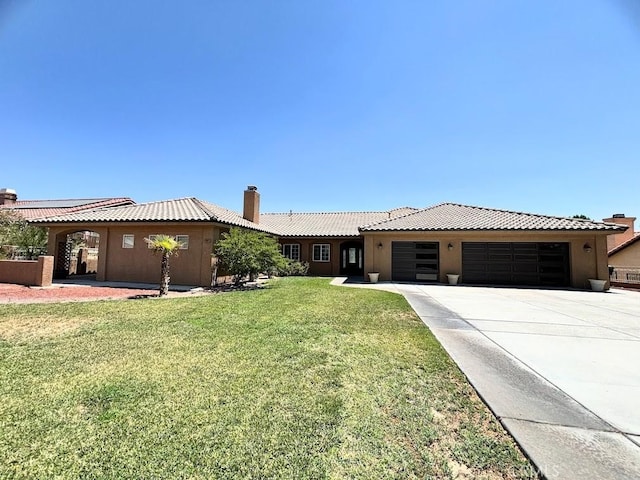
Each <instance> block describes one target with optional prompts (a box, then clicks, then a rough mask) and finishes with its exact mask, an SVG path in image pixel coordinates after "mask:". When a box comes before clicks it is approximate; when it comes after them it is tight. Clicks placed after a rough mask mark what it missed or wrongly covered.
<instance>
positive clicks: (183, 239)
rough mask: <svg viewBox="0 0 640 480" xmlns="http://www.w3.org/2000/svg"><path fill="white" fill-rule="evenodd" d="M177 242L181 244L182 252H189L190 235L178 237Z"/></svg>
mask: <svg viewBox="0 0 640 480" xmlns="http://www.w3.org/2000/svg"><path fill="white" fill-rule="evenodd" d="M176 241H177V242H178V243H179V244H180V250H189V235H176Z"/></svg>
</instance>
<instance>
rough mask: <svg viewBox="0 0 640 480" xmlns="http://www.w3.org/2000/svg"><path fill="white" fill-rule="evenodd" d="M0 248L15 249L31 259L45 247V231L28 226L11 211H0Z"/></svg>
mask: <svg viewBox="0 0 640 480" xmlns="http://www.w3.org/2000/svg"><path fill="white" fill-rule="evenodd" d="M0 246H11V247H17V248H18V249H19V250H21V251H22V252H24V254H25V255H26V256H27V258H28V259H33V258H34V257H36V256H38V255H39V254H40V251H41V250H42V249H43V248H44V247H46V246H47V231H46V229H44V228H42V227H35V226H33V225H30V224H29V223H28V222H27V221H26V220H25V219H24V218H22V217H21V216H20V215H18V214H17V213H15V212H13V211H11V210H2V211H0Z"/></svg>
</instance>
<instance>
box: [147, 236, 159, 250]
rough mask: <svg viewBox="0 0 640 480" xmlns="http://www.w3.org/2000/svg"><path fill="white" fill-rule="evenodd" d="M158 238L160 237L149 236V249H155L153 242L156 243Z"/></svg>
mask: <svg viewBox="0 0 640 480" xmlns="http://www.w3.org/2000/svg"><path fill="white" fill-rule="evenodd" d="M157 237H158V235H149V236H148V237H147V238H148V239H149V241H148V242H147V248H153V242H155V241H156V238H157Z"/></svg>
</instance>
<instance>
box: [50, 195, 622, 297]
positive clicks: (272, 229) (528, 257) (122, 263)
mask: <svg viewBox="0 0 640 480" xmlns="http://www.w3.org/2000/svg"><path fill="white" fill-rule="evenodd" d="M37 222H38V223H39V224H42V225H45V226H48V227H49V253H50V254H52V255H56V262H58V256H59V252H60V251H61V249H62V248H63V247H64V245H65V242H66V238H67V235H68V234H70V233H73V232H75V231H78V230H91V231H94V232H97V233H98V234H99V235H100V243H99V245H100V246H99V264H98V273H97V278H98V280H111V281H139V282H156V281H157V277H158V271H159V270H158V263H159V259H158V258H156V257H154V256H153V255H152V254H151V252H150V251H149V250H148V246H147V244H146V243H145V242H144V238H148V237H149V236H151V235H157V234H169V235H176V236H178V237H179V239H180V240H182V241H183V242H184V243H185V246H184V249H183V251H181V252H180V255H179V256H178V257H176V258H175V259H174V260H173V261H172V282H173V283H177V284H189V285H201V286H208V285H210V284H211V272H212V261H213V260H212V258H211V252H212V248H213V245H214V244H215V242H216V241H217V239H218V238H219V237H220V235H221V234H222V233H223V232H225V231H228V230H229V229H230V228H232V227H241V228H247V229H253V230H258V231H262V232H266V233H269V234H272V235H274V236H275V237H277V238H278V240H279V242H280V244H281V245H282V249H283V254H284V255H285V256H287V257H289V258H293V259H296V260H300V261H305V262H309V265H310V273H311V274H313V275H327V276H335V275H354V276H362V275H366V274H367V273H370V272H379V276H380V280H383V281H384V280H394V281H410V282H445V281H446V278H447V274H451V273H452V274H458V275H461V281H462V282H463V283H471V284H498V285H537V286H564V287H569V286H571V287H576V288H587V286H588V279H589V278H599V279H602V280H606V279H608V268H607V236H608V235H610V234H615V233H620V232H623V231H624V230H625V229H626V228H627V227H626V226H624V225H616V224H610V223H605V222H594V221H591V220H581V219H571V218H562V217H551V216H545V215H535V214H529V213H520V212H512V211H507V210H497V209H490V208H481V207H474V206H467V205H458V204H453V203H443V204H440V205H435V206H432V207H428V208H423V209H417V208H411V207H403V208H397V209H393V210H389V211H382V212H335V213H294V212H289V213H266V214H260V194H259V193H258V191H257V189H256V188H255V187H249V188H247V190H246V191H245V192H244V211H243V214H242V215H241V214H239V213H236V212H233V211H230V210H227V209H225V208H223V207H220V206H217V205H214V204H211V203H208V202H204V201H202V200H198V199H196V198H183V199H178V200H167V201H160V202H151V203H145V204H137V205H128V206H123V207H115V208H113V207H112V208H105V209H98V210H93V211H90V212H78V213H74V214H69V215H61V216H56V217H50V218H46V219H42V220H39V221H37Z"/></svg>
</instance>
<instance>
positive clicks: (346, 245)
mask: <svg viewBox="0 0 640 480" xmlns="http://www.w3.org/2000/svg"><path fill="white" fill-rule="evenodd" d="M340 275H349V276H356V275H364V247H363V244H362V242H361V241H358V240H351V241H348V242H343V243H341V244H340Z"/></svg>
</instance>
